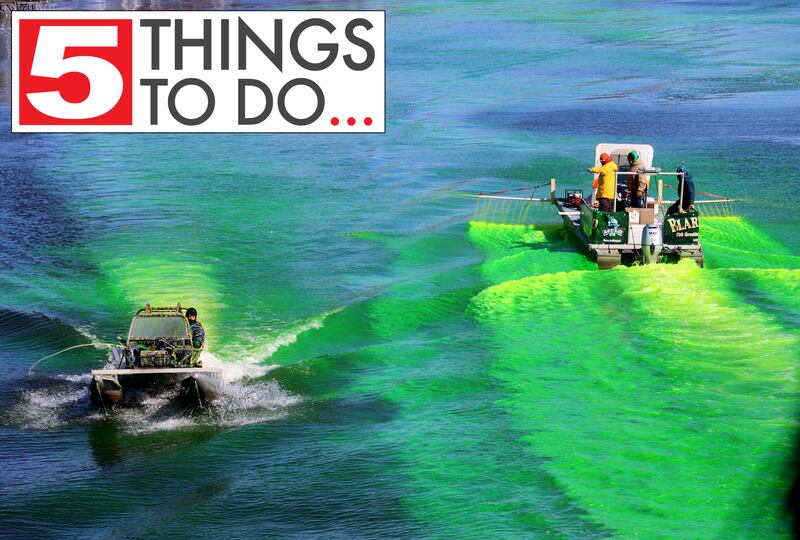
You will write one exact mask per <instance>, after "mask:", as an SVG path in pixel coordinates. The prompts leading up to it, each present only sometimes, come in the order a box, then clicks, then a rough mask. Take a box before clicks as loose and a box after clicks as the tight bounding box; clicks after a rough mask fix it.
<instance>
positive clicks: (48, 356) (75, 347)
mask: <svg viewBox="0 0 800 540" xmlns="http://www.w3.org/2000/svg"><path fill="white" fill-rule="evenodd" d="M115 346H116V345H114V344H113V343H81V344H80V345H73V346H72V347H67V348H66V349H61V350H60V351H58V352H54V353H53V354H48V355H47V356H45V357H43V358H39V359H38V360H37V361H36V362H34V363H33V364H31V367H30V368H28V377H30V376H31V375H32V374H33V368H35V367H36V366H37V365H39V363H40V362H44V361H45V360H47V359H48V358H52V357H54V356H56V355H59V354H61V353H64V352H67V351H71V350H72V349H79V348H80V347H97V348H98V349H99V348H100V347H115Z"/></svg>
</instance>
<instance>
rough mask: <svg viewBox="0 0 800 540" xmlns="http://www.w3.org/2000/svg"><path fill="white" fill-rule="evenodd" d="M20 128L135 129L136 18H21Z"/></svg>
mask: <svg viewBox="0 0 800 540" xmlns="http://www.w3.org/2000/svg"><path fill="white" fill-rule="evenodd" d="M19 47H20V56H19V58H20V69H19V85H20V86H19V100H20V103H19V111H20V117H19V118H20V124H23V125H24V124H34V125H43V124H44V125H47V124H58V125H64V124H100V125H130V124H131V119H132V107H131V103H132V98H131V95H132V90H131V80H132V77H131V64H132V57H131V55H132V48H131V21H130V20H127V21H126V20H102V19H96V20H46V19H41V20H21V21H20V39H19Z"/></svg>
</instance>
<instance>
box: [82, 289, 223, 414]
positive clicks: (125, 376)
mask: <svg viewBox="0 0 800 540" xmlns="http://www.w3.org/2000/svg"><path fill="white" fill-rule="evenodd" d="M201 352H202V349H198V348H195V347H194V345H193V343H192V333H191V330H190V329H189V321H188V320H187V319H186V316H185V314H184V310H183V309H182V308H181V305H180V304H178V305H177V306H176V307H151V306H150V304H147V305H146V306H145V307H144V308H143V309H140V310H139V311H138V312H136V315H135V316H134V317H133V320H132V321H131V326H130V329H129V330H128V337H127V339H120V344H119V345H115V346H113V347H112V348H111V362H110V366H108V367H106V368H104V369H93V370H92V381H91V383H90V385H89V397H90V398H91V400H92V403H93V404H94V405H95V406H96V407H98V408H101V409H103V410H109V409H112V408H114V407H115V406H117V405H119V404H120V403H122V402H123V401H124V400H125V398H126V395H128V394H130V393H133V392H137V393H138V392H144V393H152V392H160V391H163V390H167V389H170V388H175V389H176V391H177V393H178V395H179V397H180V398H181V399H183V400H184V401H185V402H186V403H187V404H188V405H190V406H199V407H206V406H207V405H208V404H209V403H211V402H212V401H213V400H214V399H215V398H216V397H217V396H218V395H219V394H220V392H221V389H222V370H221V369H220V368H218V367H211V366H204V365H203V361H202V360H201Z"/></svg>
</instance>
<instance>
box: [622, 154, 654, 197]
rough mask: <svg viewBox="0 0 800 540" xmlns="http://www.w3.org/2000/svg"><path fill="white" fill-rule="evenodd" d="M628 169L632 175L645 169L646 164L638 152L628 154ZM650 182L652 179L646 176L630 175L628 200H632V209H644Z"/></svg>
mask: <svg viewBox="0 0 800 540" xmlns="http://www.w3.org/2000/svg"><path fill="white" fill-rule="evenodd" d="M628 167H629V168H628V170H629V171H630V172H632V173H635V172H637V171H639V170H641V169H644V162H643V161H642V158H641V156H640V155H639V152H638V151H636V150H631V151H630V152H629V153H628ZM649 180H650V178H649V177H647V176H645V175H644V174H629V175H628V179H627V182H626V183H627V185H628V198H629V199H630V205H631V208H643V207H644V203H645V197H646V196H647V188H648V182H649Z"/></svg>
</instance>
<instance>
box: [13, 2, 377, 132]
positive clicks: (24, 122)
mask: <svg viewBox="0 0 800 540" xmlns="http://www.w3.org/2000/svg"><path fill="white" fill-rule="evenodd" d="M385 46H386V45H385V13H384V12H383V11H235V12H234V11H152V12H144V11H139V12H130V11H26V12H13V13H12V77H13V80H12V131H13V132H198V133H207V132H274V133H300V132H303V133H309V132H313V133H382V132H384V131H385V107H386V103H385V81H386V78H385V71H386V66H385V64H386V56H385Z"/></svg>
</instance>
